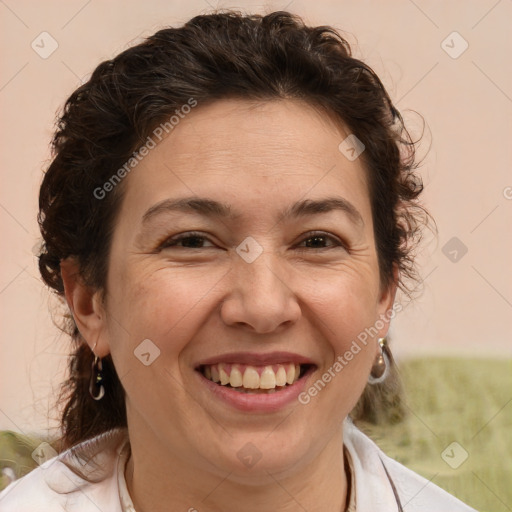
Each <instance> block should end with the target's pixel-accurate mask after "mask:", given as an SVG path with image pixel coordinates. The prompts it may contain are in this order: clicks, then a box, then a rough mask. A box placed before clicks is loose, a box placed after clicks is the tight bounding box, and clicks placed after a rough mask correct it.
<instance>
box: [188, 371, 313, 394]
mask: <svg viewBox="0 0 512 512" xmlns="http://www.w3.org/2000/svg"><path fill="white" fill-rule="evenodd" d="M313 367H314V365H312V364H295V363H280V364H273V365H265V366H253V365H247V364H236V363H233V364H228V363H218V364H211V365H201V366H199V368H198V371H199V372H200V373H201V374H202V375H203V377H205V378H206V379H208V380H210V381H212V382H215V383H216V384H218V385H219V386H224V387H227V388H232V389H233V390H235V391H238V392H240V393H249V394H264V393H266V394H269V393H276V392H279V391H281V390H283V389H285V388H287V387H289V386H292V385H293V384H294V383H295V382H297V381H298V380H299V379H301V378H303V377H304V375H305V374H306V373H309V370H311V369H312V368H313Z"/></svg>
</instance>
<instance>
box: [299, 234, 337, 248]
mask: <svg viewBox="0 0 512 512" xmlns="http://www.w3.org/2000/svg"><path fill="white" fill-rule="evenodd" d="M301 244H306V245H305V246H304V245H303V246H302V247H300V248H301V249H304V248H306V249H334V248H336V247H342V248H344V244H343V243H342V242H341V240H339V239H338V238H337V237H334V236H332V235H329V234H328V233H323V232H318V233H310V236H308V237H307V238H305V239H304V240H302V242H301ZM299 246H300V244H299Z"/></svg>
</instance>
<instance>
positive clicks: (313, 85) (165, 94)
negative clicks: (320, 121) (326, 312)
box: [38, 11, 426, 447]
mask: <svg viewBox="0 0 512 512" xmlns="http://www.w3.org/2000/svg"><path fill="white" fill-rule="evenodd" d="M190 98H194V100H195V101H197V104H198V105H199V107H198V108H201V105H205V104H207V103H210V102H213V101H216V100H219V99H225V98H242V99H247V100H260V101H268V100H276V99H284V98H297V99H302V100H305V101H307V102H308V103H309V104H311V105H313V106H315V107H316V108H319V109H321V111H322V112H325V114H326V115H328V116H331V117H332V118H334V119H335V120H336V121H337V122H338V123H340V124H341V125H342V126H343V127H346V128H348V130H349V131H350V132H351V133H353V134H355V135H356V136H357V138H358V139H359V140H360V141H362V142H363V144H364V145H365V151H364V153H362V155H361V158H362V159H363V163H364V166H365V169H366V171H367V174H368V182H369V189H370V190H369V193H370V200H371V206H372V215H373V223H374V235H375V240H376V246H377V254H378V262H379V270H380V278H381V282H382V284H383V285H384V286H385V285H387V284H389V283H390V282H391V281H392V280H394V275H393V272H394V269H395V268H397V269H398V270H399V276H400V280H399V285H400V286H401V287H402V289H404V290H405V291H407V290H409V287H408V284H407V283H409V282H411V280H412V282H413V283H414V282H415V280H416V279H417V275H416V271H415V266H414V261H413V256H412V252H411V251H412V249H413V248H414V247H415V246H416V244H417V242H418V240H419V237H420V235H421V227H422V225H423V224H424V218H423V217H424V216H423V215H422V214H423V213H426V212H425V211H424V209H423V208H422V207H421V206H420V205H419V203H418V200H417V198H418V196H419V194H420V193H421V191H422V189H423V185H422V182H421V179H420V177H419V176H418V175H417V174H416V172H415V169H416V167H417V163H416V160H415V144H416V143H415V142H414V141H413V140H412V139H411V137H410V135H409V133H408V131H407V130H406V128H405V126H404V122H403V119H402V117H401V115H400V113H399V112H398V110H397V109H396V108H395V107H394V105H393V104H392V102H391V100H390V98H389V96H388V94H387V92H386V90H385V88H384V86H383V85H382V83H381V81H380V80H379V78H378V76H377V75H376V74H375V72H374V71H373V70H372V69H371V68H370V67H369V66H368V65H366V64H365V63H363V62H362V61H360V60H358V59H356V58H353V57H352V53H351V48H350V46H349V43H348V42H347V41H346V40H345V39H344V38H343V37H342V36H341V35H340V34H339V33H338V32H337V31H336V30H335V29H334V28H332V27H329V26H317V27H308V26H306V25H305V24H304V22H303V21H302V19H301V18H300V17H298V16H296V15H293V14H290V13H288V12H282V11H281V12H273V13H271V14H268V15H246V14H242V13H239V12H235V11H222V12H220V11H218V12H215V13H212V14H207V15H200V16H196V17H194V18H193V19H191V20H190V21H188V22H187V23H186V24H185V25H184V26H182V27H179V28H165V29H162V30H159V31H158V32H156V33H155V34H154V35H152V36H150V37H148V38H147V39H145V40H144V41H143V42H142V43H140V44H138V45H136V46H134V47H132V48H129V49H127V50H125V51H123V52H122V53H120V54H119V55H117V56H116V57H115V58H113V59H111V60H107V61H105V62H102V63H101V64H100V65H99V66H98V67H97V68H96V69H95V70H94V72H93V73H92V76H91V77H90V79H89V80H88V81H87V82H86V83H84V84H83V85H82V86H80V87H79V88H78V89H77V90H76V91H75V92H73V94H71V96H70V97H69V99H68V100H67V102H66V104H65V106H64V109H63V112H62V115H61V116H60V118H59V120H58V126H57V129H56V133H55V135H54V138H53V141H52V148H53V159H52V162H51V164H50V166H49V168H48V170H47V171H46V173H45V176H44V179H43V182H42V185H41V189H40V196H39V209H40V211H39V216H38V220H39V225H40V229H41V233H42V236H43V239H44V244H43V246H42V249H41V252H40V254H39V268H40V272H41V275H42V278H43V280H44V281H45V283H46V284H47V285H48V286H49V287H51V288H52V289H53V290H54V291H55V292H56V294H57V295H58V296H59V297H61V298H62V297H63V295H64V286H63V281H62V276H61V271H60V263H61V261H62V260H63V259H65V258H68V257H74V258H76V260H77V262H78V264H79V268H80V275H81V278H82V279H83V280H84V282H85V283H86V284H87V285H90V286H92V287H94V288H95V289H98V290H104V289H105V284H106V277H107V272H108V268H107V261H108V254H109V249H110V241H111V237H112V232H113V229H114V228H115V223H116V215H117V214H118V211H119V206H120V202H121V200H122V197H123V190H124V185H125V181H126V180H125V181H124V182H121V183H120V184H119V185H118V186H116V187H115V188H114V189H113V191H112V192H111V193H109V194H107V195H106V197H104V198H103V199H101V200H99V199H98V198H97V197H96V195H95V194H94V193H93V191H94V190H95V189H97V188H98V187H101V186H103V185H104V184H105V182H106V181H108V180H109V178H111V177H112V175H113V173H114V172H115V171H116V170H117V169H120V168H121V167H122V166H123V164H125V162H127V161H128V160H129V159H130V158H131V157H132V156H133V154H134V152H137V149H138V148H140V147H141V146H142V145H143V144H144V142H145V140H146V139H147V137H148V136H149V135H150V134H151V133H152V131H153V130H154V129H155V127H157V126H158V125H160V124H161V123H162V122H164V121H166V120H168V119H169V117H170V116H171V115H172V114H173V113H174V112H175V111H176V109H179V108H180V107H181V106H182V105H184V104H186V103H187V102H188V101H189V100H190ZM66 329H67V332H68V333H69V334H70V336H71V337H72V340H73V343H74V344H75V348H74V351H73V353H72V355H71V357H70V364H69V372H70V374H69V378H68V380H67V381H66V382H65V383H64V386H63V395H62V396H61V397H60V400H61V403H65V407H64V409H63V412H62V435H63V437H62V441H63V444H62V445H63V446H64V447H69V446H73V445H75V444H77V443H78V442H80V441H82V440H85V439H88V438H90V437H92V436H94V435H97V434H100V433H102V432H105V431H107V430H109V429H111V428H114V427H121V426H126V410H125V404H124V390H123V388H122V385H121V383H120V381H119V378H118V376H117V374H116V371H115V368H114V366H113V363H112V359H111V358H110V356H107V357H105V358H104V360H103V369H104V374H105V380H106V383H105V386H106V387H107V389H108V392H107V394H106V396H105V397H104V398H103V399H102V400H100V401H95V400H93V399H92V398H91V397H90V395H89V392H88V386H89V379H90V374H91V363H92V361H93V353H92V351H91V350H90V348H89V347H88V346H87V344H86V343H85V342H84V340H83V339H82V337H81V335H80V333H79V331H78V329H77V326H76V324H75V323H74V321H73V319H72V316H71V315H68V325H67V327H66ZM396 382H397V381H396V375H395V377H393V378H392V379H391V381H390V384H386V383H384V384H382V385H381V386H383V387H384V389H386V388H385V386H388V387H389V386H391V387H390V388H389V389H390V390H391V394H392V400H391V401H393V400H394V399H395V398H396V397H397V396H398V395H399V390H398V388H397V384H396ZM371 393H373V391H371V390H369V389H368V386H367V390H366V391H365V393H364V395H363V397H362V398H361V401H360V404H359V406H358V407H356V410H355V411H356V412H355V413H353V414H354V415H355V416H358V417H361V418H364V417H368V418H369V419H372V418H373V420H374V421H375V417H376V416H375V407H377V406H376V405H375V403H374V402H375V400H373V401H372V395H371ZM385 395H386V393H384V395H383V392H382V388H381V390H380V391H379V395H378V396H379V397H381V398H382V396H385ZM393 397H395V398H393ZM395 401H396V400H395ZM368 404H373V405H372V406H371V407H368ZM395 410H396V408H395ZM357 411H359V412H357Z"/></svg>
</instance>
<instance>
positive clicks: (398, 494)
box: [0, 420, 476, 512]
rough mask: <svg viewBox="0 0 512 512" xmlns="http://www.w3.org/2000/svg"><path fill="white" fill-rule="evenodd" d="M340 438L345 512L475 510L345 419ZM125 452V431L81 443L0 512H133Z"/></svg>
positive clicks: (7, 494) (29, 479)
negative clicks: (345, 463)
mask: <svg viewBox="0 0 512 512" xmlns="http://www.w3.org/2000/svg"><path fill="white" fill-rule="evenodd" d="M343 439H344V445H345V448H346V450H347V451H348V454H349V457H348V459H349V461H350V469H351V475H352V478H351V480H352V489H351V494H350V504H349V507H348V511H349V512H352V511H354V512H400V511H401V510H403V511H404V512H476V511H475V510H474V509H472V508H470V507H468V506H467V505H465V504H464V503H462V502H461V501H459V500H457V499H456V498H454V497H453V496H451V495H450V494H448V493H447V492H445V491H443V490H442V489H440V488H439V487H437V486H436V485H434V484H432V483H431V482H429V481H428V480H426V479H425V478H423V477H421V476H420V475H418V474H416V473H414V472H413V471H411V470H410V469H407V468H406V467H404V466H402V465H401V464H399V463H398V462H396V461H395V460H393V459H391V458H390V457H388V456H386V455H385V454H384V453H383V452H382V450H380V448H378V446H377V445H376V444H375V443H374V442H373V441H371V440H370V439H369V438H368V437H367V436H366V435H365V434H363V433H362V432H361V431H360V430H359V429H357V427H355V426H354V425H353V423H352V422H351V421H350V420H347V421H346V422H345V426H344V429H343ZM129 454H130V443H129V440H128V436H127V430H126V429H114V430H111V431H109V432H105V433H104V434H101V435H99V436H97V437H95V438H93V439H91V440H89V441H84V442H83V443H81V444H79V445H77V446H76V447H74V448H71V449H69V450H67V451H65V452H63V453H62V454H60V455H58V456H57V457H54V458H53V459H51V460H48V461H46V462H45V463H43V464H42V465H41V466H39V467H38V468H37V469H34V470H33V471H31V472H30V473H29V474H27V475H25V476H24V477H22V478H20V479H19V480H16V481H14V482H12V483H11V484H10V485H9V486H8V487H7V488H6V489H4V490H3V491H2V492H1V493H0V512H61V511H62V512H64V511H65V512H98V510H102V511H105V512H107V511H108V512H136V511H135V508H134V507H133V503H132V500H131V498H130V495H129V493H128V489H127V486H126V481H125V477H124V469H125V466H126V462H127V460H128V457H129ZM77 455H78V456H77ZM77 473H78V474H77ZM80 473H81V474H82V475H85V476H87V477H88V479H89V480H91V482H89V481H87V480H86V479H84V478H83V477H82V476H80V475H79V474H80Z"/></svg>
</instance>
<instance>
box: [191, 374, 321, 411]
mask: <svg viewBox="0 0 512 512" xmlns="http://www.w3.org/2000/svg"><path fill="white" fill-rule="evenodd" d="M314 370H315V367H311V368H309V369H308V370H307V372H306V373H305V374H304V375H303V376H302V377H301V378H300V379H299V380H297V381H295V382H294V383H293V384H290V385H288V386H286V387H284V388H283V389H281V390H280V391H276V392H274V393H270V394H267V393H254V394H252V393H243V392H240V391H235V390H234V389H233V388H230V387H228V386H221V385H220V384H216V383H215V382H213V381H211V380H210V379H207V378H206V377H205V376H204V375H203V374H202V373H201V372H200V371H196V373H197V375H198V376H199V379H200V381H201V382H202V383H203V385H205V386H206V388H207V389H208V390H210V391H211V392H212V393H213V394H214V395H215V396H216V397H218V398H219V399H221V400H222V401H223V402H225V403H227V404H228V405H230V406H232V407H234V408H236V409H238V410H240V411H244V412H276V411H279V410H280V409H282V408H283V407H285V406H286V405H289V404H291V403H293V402H297V401H298V396H299V395H300V393H301V392H302V390H303V389H304V387H305V385H306V380H307V379H308V377H309V376H310V375H311V374H312V373H313V371H314Z"/></svg>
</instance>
